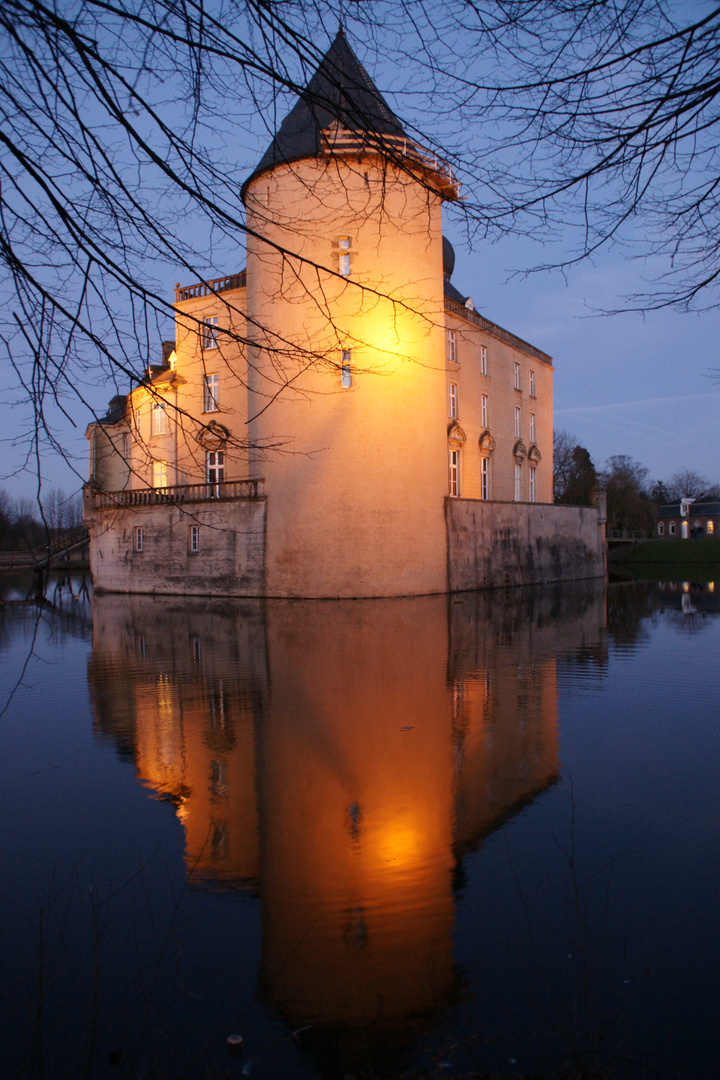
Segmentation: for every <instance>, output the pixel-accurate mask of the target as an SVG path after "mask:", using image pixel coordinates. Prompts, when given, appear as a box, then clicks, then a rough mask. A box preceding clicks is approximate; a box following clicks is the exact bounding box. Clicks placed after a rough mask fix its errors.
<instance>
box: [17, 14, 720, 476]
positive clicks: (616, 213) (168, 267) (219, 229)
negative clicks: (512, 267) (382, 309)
mask: <svg viewBox="0 0 720 1080" xmlns="http://www.w3.org/2000/svg"><path fill="white" fill-rule="evenodd" d="M340 19H342V20H343V21H344V22H345V23H346V25H347V27H348V32H349V33H350V34H351V35H353V36H354V39H355V41H356V43H357V44H358V45H359V48H360V51H361V53H363V54H364V56H365V60H366V62H367V63H368V64H370V66H371V67H372V64H373V61H376V62H377V63H378V64H383V63H384V64H385V65H386V66H385V68H384V70H385V71H386V72H387V83H388V86H387V89H389V90H391V91H394V92H396V93H397V95H398V97H397V100H398V102H399V106H400V111H401V112H402V113H403V115H404V116H406V117H407V118H408V120H409V121H410V125H409V131H410V133H411V134H414V135H416V136H418V135H419V136H421V138H422V141H423V143H424V145H426V146H428V147H429V148H431V149H432V148H435V149H438V150H440V151H442V152H443V153H444V154H445V155H446V157H447V158H448V159H449V161H450V163H451V164H452V165H453V166H454V168H455V169H456V171H457V174H458V176H459V178H460V180H461V181H463V182H464V194H465V196H466V197H465V199H464V201H463V204H462V209H461V211H460V212H461V213H462V214H463V215H464V218H465V223H466V228H467V232H468V236H469V237H470V238H471V239H477V238H478V237H481V236H486V235H488V234H492V233H496V232H498V231H503V230H509V231H512V230H516V231H517V230H521V231H527V230H529V229H536V230H539V231H540V234H541V235H552V234H553V233H554V232H556V231H557V230H558V229H564V228H565V227H566V226H567V225H568V224H569V225H576V226H579V228H580V230H581V232H580V241H579V244H578V250H577V257H584V256H586V255H588V254H592V253H593V252H595V251H597V250H598V248H599V247H601V246H602V245H603V244H606V243H608V242H610V241H613V240H619V239H625V240H626V241H627V242H628V243H632V244H633V248H632V250H633V251H634V252H638V251H644V252H646V253H647V252H649V253H654V254H656V255H661V256H664V257H665V258H666V260H667V262H666V266H667V271H666V273H665V274H664V276H662V277H661V281H660V283H659V285H658V287H657V289H656V291H655V292H654V293H653V295H652V297H650V298H648V297H644V298H638V300H637V303H638V304H654V305H661V304H667V303H678V304H680V305H685V306H692V305H696V304H697V305H700V304H705V305H706V306H710V305H712V304H715V303H716V302H717V295H718V294H717V282H718V274H719V273H720V251H719V248H718V240H717V237H718V235H720V221H719V220H718V208H719V205H720V204H719V203H718V164H719V161H718V136H717V132H718V107H717V102H718V96H717V91H718V85H719V82H718V80H719V79H720V68H719V65H720V50H719V49H718V42H719V40H720V7H717V6H715V5H709V6H707V7H703V8H691V9H687V8H685V7H684V6H683V5H679V6H678V7H677V9H676V8H675V7H673V6H672V4H670V3H669V2H666V0H616V2H614V3H606V2H604V0H577V2H574V3H568V2H567V0H505V2H504V3H502V4H498V3H497V2H496V0H476V2H475V3H473V4H467V3H464V2H462V0H449V3H447V4H445V5H443V6H442V8H440V9H438V8H437V6H436V5H430V4H429V3H428V2H427V0H397V2H396V0H381V2H379V3H373V4H369V3H359V4H358V5H356V6H354V7H352V8H348V7H347V6H346V5H345V4H341V3H338V2H336V0H290V2H288V3H287V4H283V5H272V4H270V5H268V4H260V3H258V2H257V0H211V2H210V3H204V2H201V0H184V2H183V3H182V4H177V3H176V2H175V0H78V2H76V3H70V2H69V0H58V2H56V3H54V4H47V3H44V2H42V0H6V3H4V4H3V5H2V6H1V7H0V40H1V41H2V49H1V50H0V264H1V265H2V267H3V269H4V281H3V285H2V293H1V296H2V301H3V303H2V308H1V310H2V311H3V313H4V314H3V317H2V319H1V320H0V348H1V349H2V350H3V351H4V353H5V356H6V362H7V365H8V366H9V369H10V370H11V371H12V372H13V381H14V397H13V398H12V400H13V403H18V402H22V403H23V404H24V407H25V414H24V422H25V434H26V436H27V442H26V447H27V450H26V453H27V457H26V464H27V466H28V467H31V468H34V469H39V467H40V464H41V461H42V452H43V450H44V449H47V448H50V449H52V450H55V451H62V450H63V446H62V445H61V440H60V439H59V437H58V434H57V432H58V419H59V418H61V417H62V414H65V416H70V417H71V419H72V420H73V422H75V423H83V422H84V420H85V418H86V417H87V415H88V414H89V413H91V412H92V405H93V403H94V401H95V400H96V397H95V395H94V388H95V386H96V385H97V383H98V382H99V381H102V382H103V384H105V385H107V387H108V390H109V393H112V392H113V390H114V391H116V392H119V393H123V392H127V389H128V388H129V387H130V386H131V385H132V384H133V383H134V382H136V381H137V380H138V379H139V378H140V377H141V376H142V373H143V371H144V370H145V369H146V368H147V366H148V364H149V363H150V362H151V360H152V358H153V354H154V352H155V350H156V345H157V342H158V341H160V340H162V339H163V337H165V336H166V334H167V327H168V321H169V320H170V319H171V318H172V314H173V313H172V307H171V301H172V295H171V290H170V287H169V286H170V283H174V281H175V280H177V278H178V276H181V275H187V278H188V279H189V280H193V279H195V280H208V279H209V278H212V277H218V276H221V275H222V274H225V273H227V272H228V263H229V262H230V264H231V269H233V268H234V267H232V260H233V259H237V261H238V262H241V261H242V257H241V256H240V255H239V254H238V252H239V249H241V248H242V246H243V237H244V233H245V229H246V224H245V218H244V211H243V207H242V204H241V201H240V197H239V187H240V181H241V179H242V175H238V172H237V171H238V163H237V159H233V157H232V154H230V153H229V152H228V149H227V148H228V147H232V146H233V145H234V144H236V143H237V141H238V138H241V139H244V138H246V136H245V132H251V131H254V136H253V137H252V138H251V137H250V136H248V137H247V142H248V146H247V151H248V155H247V156H248V159H252V160H256V155H258V154H259V152H260V151H261V150H262V147H263V144H266V142H267V138H268V136H269V134H270V133H271V132H272V131H274V130H275V129H276V127H277V125H278V122H279V119H280V117H281V116H282V114H283V113H284V111H286V109H287V107H288V106H289V104H290V101H291V99H292V98H294V97H295V96H296V95H297V94H298V93H299V92H300V91H301V90H304V88H305V87H306V84H307V82H308V78H309V76H310V74H311V73H312V71H313V70H314V69H315V68H316V66H317V64H318V62H319V60H320V58H321V55H322V52H323V51H324V48H325V45H326V42H327V41H328V39H329V38H331V37H332V36H333V35H334V33H335V31H336V29H337V25H338V21H339V20H340ZM404 57H407V62H406V63H403V58H404ZM393 80H394V81H393ZM413 117H414V118H415V126H414V127H413V126H412V120H413ZM418 118H420V119H418ZM263 122H264V123H265V124H266V125H267V127H266V130H265V131H260V130H259V129H258V124H259V123H263ZM421 129H422V130H421ZM250 144H252V145H250ZM198 235H202V236H204V237H206V238H207V244H206V245H205V246H204V248H203V245H199V244H198V242H197V236H198ZM239 268H240V267H239V266H238V267H237V269H239ZM293 347H294V346H293ZM280 351H281V350H280ZM282 360H283V358H282V355H280V356H279V360H278V370H280V371H281V370H282ZM308 362H312V358H311V357H308ZM11 393H12V391H11V390H6V391H5V395H6V399H7V398H8V397H9V396H10V395H11ZM108 396H109V394H108ZM80 417H82V419H80ZM81 471H82V470H81Z"/></svg>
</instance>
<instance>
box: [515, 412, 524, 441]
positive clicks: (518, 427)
mask: <svg viewBox="0 0 720 1080" xmlns="http://www.w3.org/2000/svg"><path fill="white" fill-rule="evenodd" d="M521 437H522V412H521V411H520V407H519V406H517V405H516V406H515V438H516V439H519V438H521Z"/></svg>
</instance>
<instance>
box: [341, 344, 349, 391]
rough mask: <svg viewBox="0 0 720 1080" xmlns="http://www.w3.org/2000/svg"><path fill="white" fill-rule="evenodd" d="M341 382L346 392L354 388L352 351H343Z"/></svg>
mask: <svg viewBox="0 0 720 1080" xmlns="http://www.w3.org/2000/svg"><path fill="white" fill-rule="evenodd" d="M340 381H341V383H342V387H343V389H344V390H349V389H350V387H351V386H352V352H351V350H350V349H343V351H342V365H341V377H340Z"/></svg>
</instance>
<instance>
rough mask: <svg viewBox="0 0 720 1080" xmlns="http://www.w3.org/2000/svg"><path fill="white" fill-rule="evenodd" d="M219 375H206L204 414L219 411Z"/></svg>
mask: <svg viewBox="0 0 720 1080" xmlns="http://www.w3.org/2000/svg"><path fill="white" fill-rule="evenodd" d="M219 382H220V378H219V376H218V375H206V376H205V381H204V383H203V412H217V411H218V390H219Z"/></svg>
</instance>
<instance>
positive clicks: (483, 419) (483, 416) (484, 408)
mask: <svg viewBox="0 0 720 1080" xmlns="http://www.w3.org/2000/svg"><path fill="white" fill-rule="evenodd" d="M480 423H481V424H482V426H483V427H484V428H486V427H488V396H487V394H482V396H481V397H480Z"/></svg>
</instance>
